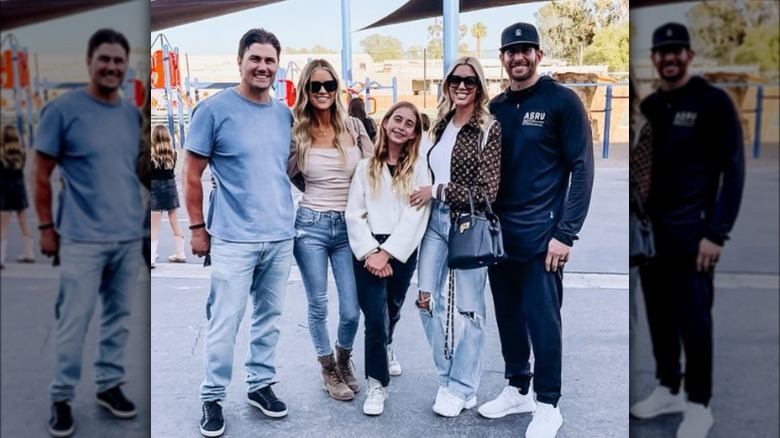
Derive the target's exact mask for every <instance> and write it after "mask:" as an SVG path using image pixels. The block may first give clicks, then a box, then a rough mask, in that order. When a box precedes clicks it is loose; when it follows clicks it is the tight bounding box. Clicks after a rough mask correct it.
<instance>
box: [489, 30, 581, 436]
mask: <svg viewBox="0 0 780 438" xmlns="http://www.w3.org/2000/svg"><path fill="white" fill-rule="evenodd" d="M542 56H543V52H542V50H540V49H539V35H538V33H537V31H536V28H535V27H534V26H533V25H531V24H528V23H516V24H513V25H511V26H509V27H507V28H506V29H504V31H503V32H502V34H501V62H502V64H503V66H504V68H505V70H506V72H507V75H508V76H509V79H510V85H509V89H507V90H506V92H504V93H502V94H500V95H498V96H496V97H495V98H494V99H493V100H492V101H491V102H490V112H491V113H493V114H494V115H495V116H496V118H498V120H499V121H500V122H501V126H503V127H504V128H503V129H502V130H501V131H502V132H501V135H502V143H501V183H500V184H499V189H498V196H497V198H496V202H495V206H494V207H493V209H494V210H495V211H496V212H497V213H498V215H499V217H500V219H501V226H502V229H503V235H504V246H505V248H506V251H507V254H508V255H509V261H507V262H505V263H502V264H500V265H497V266H492V267H490V268H489V269H488V275H489V277H490V287H491V290H492V292H493V301H494V304H495V309H496V322H497V324H498V332H499V337H500V338H501V351H502V354H503V356H504V362H505V372H504V375H505V377H506V378H507V379H508V380H509V386H507V387H506V388H504V391H503V392H502V393H501V395H499V396H498V397H497V398H496V399H495V400H492V401H490V402H488V403H486V404H484V405H482V406H481V407H480V408H479V413H480V414H481V415H482V416H484V417H487V418H500V417H503V416H505V415H507V414H516V413H524V412H533V419H532V421H531V423H530V424H529V426H528V429H527V430H526V434H525V436H526V438H542V437H545V438H552V437H554V436H555V435H556V434H557V432H558V429H559V428H560V427H561V424H562V423H563V419H562V417H561V413H560V410H559V409H558V400H559V398H560V396H561V356H562V354H561V350H562V342H561V303H562V300H563V266H564V264H565V263H566V261H568V259H569V250H570V249H571V246H572V245H573V243H574V241H575V240H576V239H577V233H578V232H579V231H580V229H581V228H582V224H583V222H584V221H585V216H586V214H587V212H588V206H589V204H590V195H591V190H592V188H593V140H592V136H591V130H590V124H589V122H588V114H587V112H586V111H585V108H584V106H583V105H582V102H581V101H580V99H579V98H578V97H577V95H576V94H575V93H574V92H573V91H572V90H570V89H568V88H566V87H564V86H563V85H561V84H560V83H559V82H557V81H555V80H553V79H552V78H550V77H548V76H540V75H538V74H537V72H536V68H537V66H538V65H539V63H540V62H541V61H542ZM529 335H530V341H531V342H530V343H531V344H532V346H533V351H534V357H535V366H534V372H533V373H531V367H530V363H529V358H530V352H531V346H530V345H529V342H528V340H529ZM532 376H533V379H534V392H535V393H536V401H537V402H538V406H537V404H536V403H535V402H534V398H533V396H532V395H531V394H529V387H530V383H531V377H532Z"/></svg>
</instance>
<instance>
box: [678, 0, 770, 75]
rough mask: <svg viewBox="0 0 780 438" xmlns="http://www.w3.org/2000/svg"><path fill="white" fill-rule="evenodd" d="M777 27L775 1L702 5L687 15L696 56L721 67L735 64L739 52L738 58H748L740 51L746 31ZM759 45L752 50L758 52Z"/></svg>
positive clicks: (724, 2)
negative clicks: (711, 60) (715, 61)
mask: <svg viewBox="0 0 780 438" xmlns="http://www.w3.org/2000/svg"><path fill="white" fill-rule="evenodd" d="M777 25H778V9H777V3H776V2H766V1H746V0H740V1H733V2H727V1H722V2H702V3H700V4H697V5H696V6H694V7H692V8H691V9H690V11H689V12H688V27H689V30H690V32H691V39H692V46H693V49H694V50H696V52H697V54H698V55H699V56H702V57H706V58H711V59H715V60H717V61H719V62H720V63H721V64H731V65H733V64H734V63H735V62H738V59H737V56H736V55H737V53H739V52H740V51H741V52H742V55H741V58H740V59H743V60H744V59H748V58H750V57H749V56H748V55H747V54H746V53H747V52H746V51H745V50H740V46H742V45H743V44H744V43H745V42H746V38H747V35H748V32H749V31H750V30H751V29H757V28H764V27H767V28H771V27H774V28H775V29H777ZM762 32H764V31H762ZM767 32H768V31H767ZM760 45H761V44H758V45H756V48H757V49H760V47H759V46H760ZM776 53H777V51H775V53H774V54H775V56H776ZM770 55H771V54H770ZM751 59H752V58H751ZM740 63H741V62H740Z"/></svg>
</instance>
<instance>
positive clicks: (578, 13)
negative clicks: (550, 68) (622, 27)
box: [536, 0, 596, 65]
mask: <svg viewBox="0 0 780 438" xmlns="http://www.w3.org/2000/svg"><path fill="white" fill-rule="evenodd" d="M536 19H537V23H538V28H539V34H540V36H541V38H542V40H543V43H544V45H543V48H544V49H545V50H546V51H547V52H548V53H549V54H550V55H551V56H552V57H554V58H559V59H563V60H566V61H568V62H569V63H570V64H579V65H582V52H583V50H584V49H585V47H586V46H588V45H590V43H591V42H592V41H593V36H594V35H595V33H596V32H595V27H596V20H595V18H594V16H593V12H592V11H591V10H590V9H588V8H586V7H584V4H583V2H582V1H578V0H563V1H560V2H557V1H556V2H548V3H547V4H545V5H544V6H542V7H541V8H540V9H539V12H537V13H536Z"/></svg>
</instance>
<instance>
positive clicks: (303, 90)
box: [293, 59, 347, 171]
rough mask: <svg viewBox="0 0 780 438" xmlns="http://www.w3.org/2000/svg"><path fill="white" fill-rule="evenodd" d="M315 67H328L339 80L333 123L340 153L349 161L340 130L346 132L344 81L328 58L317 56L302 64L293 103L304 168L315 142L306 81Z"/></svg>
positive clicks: (317, 68)
mask: <svg viewBox="0 0 780 438" xmlns="http://www.w3.org/2000/svg"><path fill="white" fill-rule="evenodd" d="M316 70H325V71H327V72H328V73H330V75H331V76H332V77H333V79H334V80H335V81H336V82H338V83H339V88H337V89H336V96H335V99H334V101H333V104H332V105H331V106H330V124H331V126H333V130H334V131H335V133H336V138H335V140H334V143H335V145H336V149H338V151H339V154H341V160H342V163H346V156H347V152H346V147H345V145H344V144H342V142H341V134H343V133H344V132H347V123H346V120H347V109H346V107H345V106H344V102H343V101H342V100H341V94H340V90H341V81H340V80H339V76H338V74H336V69H334V68H333V66H332V65H331V64H330V63H329V62H328V61H327V60H325V59H314V60H312V61H311V62H309V63H308V64H306V66H305V67H304V68H303V71H302V72H301V76H300V77H299V78H298V88H297V95H296V97H295V106H294V107H293V116H294V117H295V125H294V126H293V140H294V141H295V143H296V145H297V147H298V168H299V169H301V171H305V169H306V167H305V166H306V160H307V158H308V156H309V150H310V149H311V145H312V143H313V139H312V136H311V131H310V129H311V126H312V120H313V119H314V112H315V109H314V107H313V106H312V105H311V102H310V101H309V90H308V89H307V86H306V85H307V84H308V83H309V81H310V80H311V77H312V75H313V74H314V72H315V71H316Z"/></svg>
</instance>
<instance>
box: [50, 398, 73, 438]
mask: <svg viewBox="0 0 780 438" xmlns="http://www.w3.org/2000/svg"><path fill="white" fill-rule="evenodd" d="M75 429H76V425H75V424H74V423H73V415H71V413H70V405H69V404H68V402H65V401H61V402H54V403H52V405H51V419H49V433H50V434H51V435H52V436H56V437H69V436H71V435H73V431H74V430H75Z"/></svg>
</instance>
